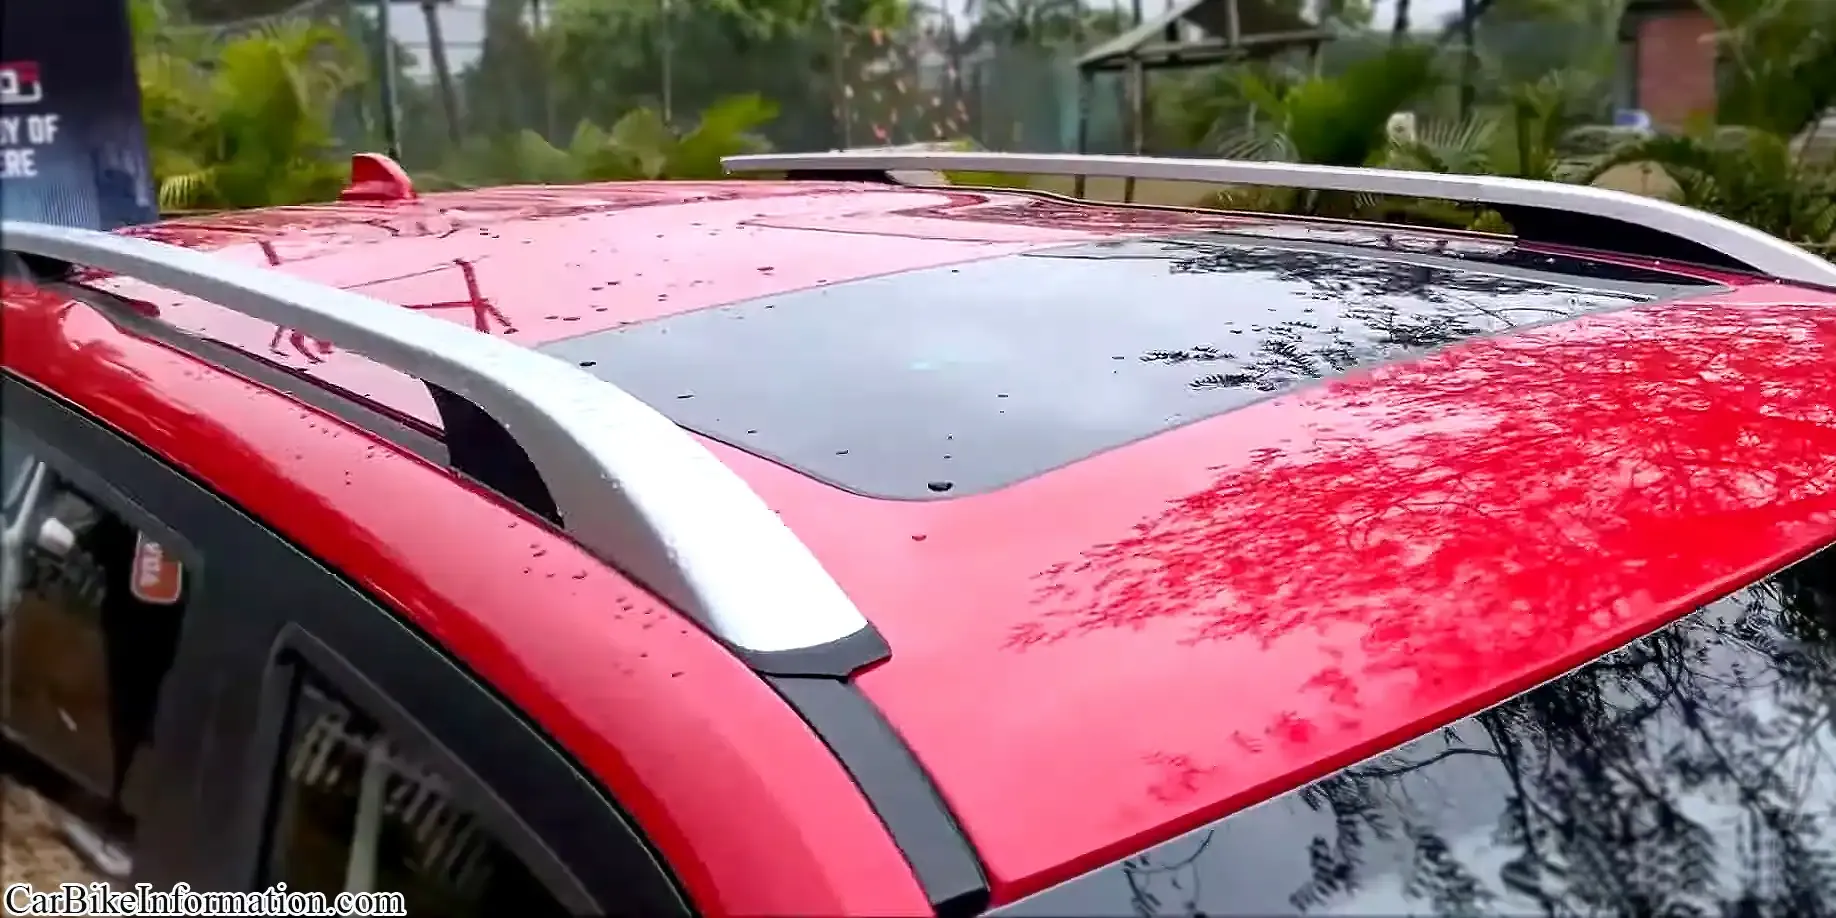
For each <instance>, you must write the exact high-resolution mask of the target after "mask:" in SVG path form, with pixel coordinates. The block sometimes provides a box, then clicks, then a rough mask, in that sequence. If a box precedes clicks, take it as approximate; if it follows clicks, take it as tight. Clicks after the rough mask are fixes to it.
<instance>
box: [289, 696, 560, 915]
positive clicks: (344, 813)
mask: <svg viewBox="0 0 1836 918" xmlns="http://www.w3.org/2000/svg"><path fill="white" fill-rule="evenodd" d="M293 725H294V729H293V735H292V738H291V740H290V745H289V750H288V754H287V756H286V759H285V761H286V770H285V773H284V775H283V777H282V785H281V794H280V801H279V811H278V812H279V817H278V820H277V823H276V832H277V836H276V838H275V840H274V844H273V846H272V859H271V863H270V867H269V877H268V881H269V882H285V883H286V884H287V886H288V888H289V889H292V890H300V891H317V892H323V893H326V894H327V895H335V894H336V893H339V892H397V893H401V894H402V895H403V896H404V897H405V899H406V903H407V909H408V913H409V914H411V915H423V914H425V915H441V916H448V918H463V916H470V915H480V916H483V915H495V914H506V915H508V914H513V913H514V914H516V915H519V916H521V915H528V916H536V915H562V914H566V911H565V909H563V907H562V906H561V904H560V903H559V901H558V900H557V899H556V897H555V896H554V895H553V894H551V893H550V892H549V891H548V890H547V889H545V888H544V887H543V886H542V884H541V883H540V882H539V881H537V880H536V879H535V878H534V876H533V875H532V874H531V872H530V871H529V869H528V868H527V866H526V865H524V864H523V862H522V861H521V860H520V859H518V858H517V857H516V855H514V854H513V853H511V852H510V851H509V849H508V848H506V847H505V846H504V845H503V844H502V843H501V842H500V841H499V840H498V838H497V837H495V836H494V834H493V833H492V832H491V830H490V829H489V828H487V827H486V826H485V825H484V824H483V823H482V822H481V821H480V820H478V819H477V818H476V816H475V815H474V813H473V811H472V810H471V809H470V808H468V807H467V805H466V804H465V802H464V801H463V800H460V799H457V796H456V793H455V791H454V789H453V785H452V783H451V782H450V781H448V779H447V778H446V776H445V775H444V774H442V772H441V769H440V768H438V767H436V766H435V765H433V764H431V763H428V762H425V761H421V760H419V759H418V758H417V757H415V756H414V755H412V754H410V753H409V752H407V751H406V750H404V749H403V748H402V747H401V746H400V745H398V744H397V743H396V742H394V741H393V738H392V737H391V736H390V735H389V734H388V733H387V732H386V731H384V730H383V729H382V728H381V727H380V726H379V725H378V724H377V723H376V721H375V720H373V719H372V718H370V717H368V716H367V715H365V714H364V713H363V712H362V711H360V710H359V709H357V708H356V707H355V706H353V705H351V704H349V703H347V702H345V701H344V700H343V699H342V698H340V697H339V696H338V695H337V694H336V693H335V692H334V691H332V690H331V689H330V688H329V687H327V686H325V685H324V684H323V683H321V682H317V681H311V682H307V683H305V684H304V685H303V686H302V688H301V691H300V693H299V696H298V699H297V708H296V712H295V716H294V718H293Z"/></svg>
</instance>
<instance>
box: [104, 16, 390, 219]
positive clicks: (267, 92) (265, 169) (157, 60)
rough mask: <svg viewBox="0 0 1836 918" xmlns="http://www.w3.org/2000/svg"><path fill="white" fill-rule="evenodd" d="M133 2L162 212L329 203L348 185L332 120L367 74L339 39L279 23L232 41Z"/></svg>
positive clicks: (330, 32) (323, 30)
mask: <svg viewBox="0 0 1836 918" xmlns="http://www.w3.org/2000/svg"><path fill="white" fill-rule="evenodd" d="M168 21H169V20H168V19H167V13H166V11H165V10H164V9H163V8H161V7H160V6H159V5H158V4H157V3H153V2H148V0H136V2H135V4H134V6H133V12H132V14H131V23H132V25H133V27H134V28H135V30H136V34H137V36H138V39H139V40H138V46H137V55H136V56H137V62H136V63H137V67H138V71H139V77H140V89H141V100H142V112H143V117H144V119H145V123H146V130H147V145H148V150H149V154H150V156H151V158H152V165H153V174H154V177H155V180H156V181H157V183H158V191H159V204H160V207H161V208H162V209H167V210H176V209H219V208H239V207H261V206H268V205H275V204H294V203H300V202H304V201H314V200H323V199H325V198H327V197H331V196H333V195H335V194H336V193H337V191H338V189H339V188H340V187H341V185H342V184H343V179H344V170H343V164H342V163H340V162H338V161H337V160H336V159H335V158H334V157H332V156H331V155H330V152H331V149H332V132H331V125H330V115H329V112H330V110H331V107H332V105H333V103H334V101H335V100H336V99H337V98H338V96H339V95H341V94H342V93H343V92H344V91H345V90H346V89H348V88H349V87H351V86H353V85H355V84H356V82H357V81H358V80H359V79H360V77H361V73H360V71H359V69H358V67H357V65H356V62H355V59H354V57H353V55H352V54H351V50H350V48H349V46H348V44H347V43H346V41H345V39H344V36H343V34H342V33H341V32H339V31H337V30H336V29H333V28H330V27H328V26H324V25H319V24H311V23H303V22H279V23H272V24H269V25H266V26H264V27H262V28H260V29H258V30H256V31H253V32H250V33H247V34H243V35H237V36H233V37H228V38H215V37H209V36H208V35H206V34H205V33H189V34H188V35H187V34H178V35H174V34H171V33H170V32H169V30H165V26H166V24H167V23H168Z"/></svg>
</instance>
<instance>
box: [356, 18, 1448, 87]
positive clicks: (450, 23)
mask: <svg viewBox="0 0 1836 918" xmlns="http://www.w3.org/2000/svg"><path fill="white" fill-rule="evenodd" d="M1090 2H1092V3H1101V2H1103V0H1090ZM1115 2H1116V5H1118V6H1122V5H1126V4H1127V3H1128V0H1115ZM1164 2H1165V0H1160V3H1157V2H1156V0H1143V5H1144V6H1145V8H1146V9H1147V10H1148V11H1149V12H1150V13H1152V12H1153V11H1154V10H1155V9H1156V8H1157V7H1158V6H1160V4H1161V3H1164ZM484 4H485V0H453V3H452V4H450V5H448V6H442V7H440V8H439V10H440V29H441V31H442V32H443V33H445V36H446V45H447V59H448V61H449V62H450V63H451V65H452V67H453V69H454V70H460V69H463V68H464V67H465V65H467V64H469V63H471V62H472V61H473V60H474V59H476V58H477V56H478V41H479V38H480V37H481V36H482V35H483V33H484ZM942 5H943V7H944V8H945V9H948V10H949V11H950V12H952V13H953V14H956V15H959V16H960V15H962V11H963V8H964V7H965V6H966V5H967V0H942ZM1373 6H1374V8H1375V9H1376V20H1375V21H1376V22H1377V23H1379V24H1387V23H1388V22H1389V21H1390V17H1391V16H1394V15H1395V14H1396V12H1395V10H1396V0H1375V3H1374V4H1373ZM1459 11H1460V0H1414V2H1413V3H1412V4H1411V6H1410V13H1409V18H1410V19H1411V20H1413V21H1414V24H1415V27H1416V28H1418V29H1421V28H1428V27H1430V26H1434V25H1438V24H1439V23H1440V22H1441V21H1442V20H1443V19H1445V18H1446V17H1447V16H1449V15H1452V14H1454V13H1457V12H1459ZM389 13H390V15H389V27H390V29H391V30H392V31H393V32H394V33H395V39H396V40H397V41H399V42H401V43H402V44H404V45H407V46H408V48H409V49H410V50H412V51H414V52H415V54H416V56H417V57H418V58H420V60H419V61H418V64H419V66H418V67H417V68H416V70H417V73H416V75H417V76H421V77H426V76H427V75H428V73H429V71H428V65H427V55H426V54H425V53H424V51H423V49H424V48H425V47H426V45H427V28H426V24H425V20H423V19H422V18H421V7H420V5H419V4H416V3H403V2H396V3H391V4H390V7H389Z"/></svg>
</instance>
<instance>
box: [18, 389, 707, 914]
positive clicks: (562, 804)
mask: <svg viewBox="0 0 1836 918" xmlns="http://www.w3.org/2000/svg"><path fill="white" fill-rule="evenodd" d="M0 404H3V409H0V414H4V418H5V431H4V435H6V436H14V435H20V436H23V437H25V438H27V439H28V440H29V441H30V443H31V446H32V448H33V450H34V451H42V457H43V458H45V459H46V460H47V461H50V462H51V463H52V464H53V465H54V466H55V467H57V469H58V471H59V472H60V474H65V475H66V476H67V477H69V478H70V479H71V480H73V481H75V482H76V483H77V484H78V485H79V486H81V487H83V488H85V489H86V490H89V491H90V493H91V495H92V496H93V497H95V498H96V499H97V500H99V501H102V502H104V503H105V504H106V505H107V506H108V508H109V509H110V510H114V511H116V512H118V513H120V514H121V515H122V516H123V517H125V518H126V519H127V520H128V521H129V522H131V523H133V524H135V525H137V526H141V527H143V528H144V529H145V530H146V531H148V532H150V533H153V534H155V535H156V536H157V537H158V538H159V539H161V540H162V543H166V542H167V540H170V544H171V545H173V546H182V549H181V551H182V552H183V553H182V554H181V557H187V556H188V558H189V560H191V561H192V562H193V563H194V564H195V565H196V566H195V567H194V568H193V577H192V580H191V586H192V588H193V590H194V592H193V593H192V595H191V596H190V598H189V600H188V605H187V610H186V619H185V623H184V627H183V636H182V638H181V640H180V643H179V649H178V653H177V658H176V660H175V661H174V665H173V668H172V671H171V672H170V674H169V675H168V676H167V679H166V683H165V685H164V687H163V688H162V691H161V696H160V709H159V711H158V713H157V715H156V717H155V722H154V730H155V735H156V736H158V737H159V738H160V739H159V743H158V745H156V746H154V747H152V748H151V749H150V750H149V753H150V755H151V758H150V760H149V761H148V763H147V765H146V766H145V767H147V768H148V769H149V770H150V771H151V775H150V778H151V780H152V781H153V782H154V783H155V785H156V786H158V787H160V788H161V793H159V794H157V795H154V801H153V802H150V803H149V807H148V810H147V812H146V813H145V814H144V815H143V817H142V819H141V821H140V825H139V827H138V836H137V839H136V844H135V846H134V847H135V849H136V854H137V857H136V862H135V876H134V880H135V881H138V882H148V883H152V884H153V885H154V886H155V887H156V888H159V887H165V886H170V885H172V884H174V883H176V882H180V881H184V882H188V883H190V884H191V885H192V886H193V887H194V888H199V889H217V890H244V889H252V888H256V887H255V884H256V883H260V882H263V880H262V879H261V877H260V874H261V873H262V870H261V867H262V857H263V852H264V851H265V850H266V848H267V844H266V841H267V834H268V833H269V831H270V829H271V828H272V825H273V809H274V807H273V803H274V798H275V794H276V790H277V785H276V783H275V779H276V778H278V777H279V776H280V771H281V766H282V764H283V763H282V759H281V756H282V752H283V748H282V747H283V744H284V740H285V737H286V736H287V732H286V721H287V718H288V713H289V711H290V710H291V707H292V705H291V700H292V698H293V696H294V692H293V689H294V687H295V686H296V685H297V682H298V676H299V672H300V668H301V667H305V668H307V669H310V670H311V671H312V673H313V675H314V676H315V677H316V678H318V679H320V680H323V681H326V682H327V683H328V684H329V685H330V686H331V687H332V688H334V689H336V690H337V691H339V692H341V693H343V694H344V695H345V697H346V699H347V700H349V701H351V702H352V703H354V704H356V705H358V706H359V707H361V708H363V709H364V712H365V713H366V714H369V715H371V716H373V717H375V718H377V719H378V720H379V721H380V722H381V723H383V724H384V725H385V726H386V727H387V728H388V729H389V730H390V731H391V734H392V737H393V738H396V739H398V740H400V741H404V742H406V743H408V744H409V745H410V748H414V749H415V751H417V752H419V753H421V754H423V755H425V756H427V758H426V760H427V761H429V762H430V763H431V764H433V765H434V766H435V767H436V768H439V769H441V770H442V771H443V772H444V773H445V775H446V777H448V778H449V779H450V780H452V781H454V783H455V785H457V786H458V787H459V788H460V796H461V797H462V798H463V799H464V800H465V801H466V803H468V804H470V805H471V806H472V807H473V808H474V809H475V810H476V814H477V816H478V818H480V819H481V820H482V821H483V822H484V824H485V825H486V826H487V827H488V828H489V829H491V830H492V832H493V833H494V834H495V835H496V836H497V837H498V839H499V840H500V841H501V842H503V843H504V844H505V845H506V846H507V847H509V848H510V849H511V850H512V851H513V852H515V853H516V854H517V855H519V856H520V857H522V858H523V860H524V861H525V863H526V864H528V866H529V867H530V869H531V871H532V872H533V873H534V874H535V875H536V876H537V877H538V878H539V879H541V880H543V881H544V882H546V883H548V884H549V885H550V889H551V891H552V892H554V893H555V894H556V895H557V897H558V898H560V899H561V900H562V902H563V904H564V905H567V906H568V907H569V908H570V910H571V909H580V910H582V911H588V912H592V913H598V914H607V913H634V914H644V915H662V914H681V913H686V912H687V911H688V906H687V905H686V901H687V900H686V897H685V896H684V895H683V894H682V893H681V891H680V885H679V884H678V883H676V882H675V880H674V878H673V877H672V876H671V875H670V873H669V872H668V870H667V868H666V867H665V866H664V864H663V862H662V860H661V859H660V858H659V857H658V856H657V855H656V854H655V852H654V850H653V849H652V848H651V846H650V845H649V844H648V843H647V842H646V841H645V839H644V838H643V837H642V835H641V834H640V833H639V831H638V830H637V829H636V827H635V825H634V824H633V823H632V821H631V820H630V819H629V817H628V816H627V815H626V814H624V813H623V812H622V811H621V810H620V808H619V807H618V806H617V805H616V803H615V802H614V801H613V800H611V799H610V798H609V797H608V796H607V795H606V794H605V793H604V792H603V791H602V790H601V789H600V788H599V787H598V786H597V785H596V784H595V782H594V781H592V780H591V779H590V778H588V777H587V776H586V775H585V774H584V772H583V771H582V770H581V769H580V768H579V767H578V765H577V763H575V762H574V761H572V759H571V758H569V757H568V756H567V755H566V754H565V753H564V752H562V751H561V750H560V749H559V748H557V747H556V746H554V745H553V744H552V743H550V742H549V741H548V740H547V738H546V737H545V736H544V735H543V734H542V733H541V732H540V731H539V730H538V729H537V728H536V727H534V726H533V725H532V724H530V723H529V722H528V721H527V720H526V719H524V718H523V717H521V716H520V715H519V714H518V713H517V712H516V711H515V710H514V709H513V708H512V707H511V706H510V705H509V704H507V703H506V702H505V701H504V700H502V699H501V698H499V697H498V696H497V695H496V694H495V693H494V692H493V691H491V690H490V689H489V688H488V687H486V686H484V685H482V684H481V683H480V682H479V681H478V680H477V679H475V678H474V677H473V676H472V675H471V674H470V673H468V672H466V671H465V670H464V669H463V668H462V667H461V666H460V665H459V664H458V663H456V662H455V661H453V660H452V659H450V658H449V657H447V656H446V655H445V654H443V653H441V652H440V651H439V650H437V649H436V648H435V647H434V646H433V645H432V644H430V643H429V642H428V641H427V640H426V639H425V638H424V637H423V636H422V635H421V634H419V633H418V632H416V631H415V630H414V629H412V628H411V627H410V626H409V625H407V624H406V623H405V622H403V621H402V620H401V619H400V618H398V617H397V616H396V615H394V614H392V613H390V612H389V611H387V610H386V608H385V607H383V606H382V605H380V604H378V603H377V602H376V601H375V600H374V599H372V598H371V597H369V596H367V595H365V594H364V593H363V592H361V591H360V590H359V589H357V588H356V587H355V586H353V585H352V584H350V583H349V582H347V581H346V580H344V579H343V578H342V577H340V576H338V575H337V574H335V573H334V572H333V571H331V570H330V569H328V568H327V567H325V566H323V565H322V564H320V563H319V562H317V561H316V560H314V559H313V558H311V557H310V556H308V555H307V554H306V553H304V552H303V551H301V550H300V549H299V548H297V547H296V546H294V545H293V544H291V543H290V542H288V541H286V540H285V539H284V538H283V537H281V536H279V535H278V534H277V533H275V532H273V531H272V530H270V529H268V528H267V527H266V526H264V525H262V524H261V523H260V522H258V521H257V520H255V519H253V518H252V517H250V516H249V515H247V514H245V513H244V512H242V511H241V510H240V509H239V508H237V507H236V506H234V505H233V504H231V503H230V502H228V501H227V500H225V499H223V498H222V497H220V496H219V495H217V494H215V493H213V492H212V491H210V490H209V489H208V488H207V487H206V486H204V485H202V484H200V483H198V482H196V481H194V480H193V479H191V478H190V477H188V476H186V475H185V474H183V473H181V472H179V471H178V470H176V469H174V468H172V467H171V466H169V465H167V464H166V463H164V462H163V461H161V460H159V459H157V458H156V457H154V456H152V455H151V454H149V453H147V452H146V451H144V450H143V449H141V448H140V447H138V446H136V445H135V444H133V443H131V442H130V441H128V440H126V439H124V438H123V437H121V436H120V435H118V434H117V433H115V432H114V431H113V430H112V429H110V428H107V427H106V426H104V425H103V424H102V422H100V421H98V420H96V419H95V418H93V417H91V416H89V415H88V414H86V413H84V412H83V411H81V410H80V409H78V408H76V407H75V406H73V405H71V404H70V403H69V402H67V401H65V400H63V399H61V398H59V397H57V396H55V395H52V394H50V393H47V392H45V391H43V390H41V389H39V388H38V387H37V386H35V385H33V384H31V383H28V382H25V381H23V380H21V379H19V378H17V377H15V376H14V375H13V374H11V373H8V374H6V375H5V377H4V380H3V383H0ZM79 457H80V458H79ZM224 558H230V559H233V560H232V561H228V562H225V561H222V560H220V559H224ZM213 559H219V560H217V561H216V563H214V564H213ZM467 790H469V791H470V792H471V793H466V791H467Z"/></svg>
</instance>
